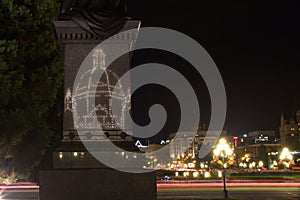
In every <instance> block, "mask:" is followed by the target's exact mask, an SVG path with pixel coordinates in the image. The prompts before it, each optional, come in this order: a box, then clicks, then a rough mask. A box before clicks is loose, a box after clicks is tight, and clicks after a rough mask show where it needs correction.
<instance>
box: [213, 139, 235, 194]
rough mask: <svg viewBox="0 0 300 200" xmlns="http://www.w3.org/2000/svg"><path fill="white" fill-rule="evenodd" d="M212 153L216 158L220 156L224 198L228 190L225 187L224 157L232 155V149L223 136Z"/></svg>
mask: <svg viewBox="0 0 300 200" xmlns="http://www.w3.org/2000/svg"><path fill="white" fill-rule="evenodd" d="M213 154H214V155H215V156H216V157H217V158H220V157H221V158H222V168H223V192H224V199H228V191H227V189H226V177H225V169H226V163H225V159H228V158H230V157H231V156H232V155H233V151H232V149H231V148H230V146H229V144H228V143H227V141H226V140H225V139H224V138H221V139H220V140H219V142H218V144H217V145H216V147H215V149H214V150H213Z"/></svg>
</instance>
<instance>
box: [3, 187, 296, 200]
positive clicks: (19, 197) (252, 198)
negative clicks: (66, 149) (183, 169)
mask: <svg viewBox="0 0 300 200" xmlns="http://www.w3.org/2000/svg"><path fill="white" fill-rule="evenodd" d="M228 191H229V197H230V198H232V199H238V200H261V199H262V200H299V199H300V189H299V188H298V187H276V188H274V187H242V188H240V187H235V188H229V190H228ZM222 197H223V192H222V188H219V187H218V188H166V189H158V198H159V199H166V200H167V199H172V198H176V199H181V198H182V199H183V198H184V199H195V198H199V199H218V198H219V199H221V198H222ZM0 199H1V200H39V193H38V190H37V189H19V190H2V194H1V196H0ZM124 200H126V199H124Z"/></svg>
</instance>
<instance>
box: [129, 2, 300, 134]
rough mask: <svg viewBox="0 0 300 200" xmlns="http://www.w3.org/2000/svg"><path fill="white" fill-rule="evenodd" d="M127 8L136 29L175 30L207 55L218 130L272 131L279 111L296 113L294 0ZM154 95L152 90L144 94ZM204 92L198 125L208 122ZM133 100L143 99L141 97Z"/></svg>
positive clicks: (298, 50)
mask: <svg viewBox="0 0 300 200" xmlns="http://www.w3.org/2000/svg"><path fill="white" fill-rule="evenodd" d="M127 5H128V16H130V17H131V18H132V19H138V20H141V21H142V26H156V27H165V28H170V29H174V30H177V31H180V32H182V33H184V34H186V35H188V36H190V37H192V38H193V39H195V40H196V41H198V42H199V43H200V44H201V45H202V46H203V47H204V48H205V49H206V50H207V51H208V53H209V54H210V55H211V57H212V58H213V60H214V61H215V63H216V64H217V66H218V68H219V70H220V72H221V75H222V77H223V80H224V84H225V87H226V91H227V98H228V112H227V119H226V123H225V127H224V129H225V130H228V131H229V133H230V134H233V135H239V134H242V133H244V132H249V131H252V130H258V129H259V130H262V129H271V130H276V131H277V132H278V127H279V125H280V115H281V113H284V114H285V115H286V116H290V115H293V114H294V113H295V111H296V110H297V109H300V107H299V106H300V93H299V85H300V84H299V75H300V69H299V67H300V60H299V55H300V47H299V44H300V43H299V41H300V40H299V35H300V28H299V25H300V23H299V20H300V12H299V10H300V3H299V2H298V1H297V0H294V1H281V2H275V1H258V2H256V1H242V2H241V1H235V2H233V1H199V0H198V1H196V0H193V1H192V0H190V1H176V0H161V1H158V0H151V1H149V0H144V1H133V0H128V3H127ZM150 55H151V54H150ZM146 56H149V54H148V55H146ZM144 57H145V55H144ZM153 57H155V56H153ZM135 58H137V59H134V60H137V61H135V62H136V63H141V62H140V61H139V60H142V59H140V58H142V57H138V56H137V57H135ZM150 59H151V56H150ZM163 60H164V61H165V60H166V59H163ZM164 61H162V62H164ZM167 63H168V62H167ZM169 64H172V62H169ZM173 64H174V63H173ZM175 68H176V67H175ZM198 79H199V80H200V79H201V78H199V77H198V78H195V77H193V74H192V72H191V73H190V81H191V82H193V81H194V82H195V81H197V80H198ZM200 82H201V81H200ZM201 84H202V83H201ZM201 84H200V85H201ZM201 87H202V86H201ZM202 89H203V88H202ZM160 92H161V91H160ZM160 92H158V90H154V89H153V90H150V91H149V92H148V95H150V96H151V95H157V94H159V95H160ZM206 92H207V91H205V89H204V90H201V89H199V91H198V93H200V94H201V93H202V94H203V95H202V97H203V98H202V100H201V102H200V107H201V106H202V107H201V115H202V118H201V121H203V122H205V123H206V124H208V122H209V117H210V109H209V106H210V104H209V96H207V94H206ZM137 96H138V95H137ZM140 96H142V95H140ZM204 98H207V99H206V100H204ZM147 99H149V98H147ZM139 100H140V101H145V99H143V98H142V97H141V98H140V99H139ZM143 103H145V102H143ZM146 103H147V101H146ZM148 103H149V102H148ZM140 104H141V103H140ZM137 105H139V104H137ZM174 105H175V104H174ZM139 119H140V117H139ZM141 121H142V120H141ZM145 121H147V119H146V118H145Z"/></svg>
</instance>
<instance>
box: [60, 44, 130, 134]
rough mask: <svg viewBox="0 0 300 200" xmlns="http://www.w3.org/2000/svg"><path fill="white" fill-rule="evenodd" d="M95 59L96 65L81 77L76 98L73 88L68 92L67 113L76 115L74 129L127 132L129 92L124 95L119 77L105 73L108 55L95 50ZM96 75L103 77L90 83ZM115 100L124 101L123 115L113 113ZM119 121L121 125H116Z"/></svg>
mask: <svg viewBox="0 0 300 200" xmlns="http://www.w3.org/2000/svg"><path fill="white" fill-rule="evenodd" d="M92 57H93V65H92V66H91V67H90V69H88V70H87V71H86V72H85V74H84V75H83V76H81V77H80V81H78V84H77V85H74V89H73V91H74V94H71V90H70V88H67V91H66V96H65V112H71V113H73V117H74V128H76V129H83V130H96V129H98V130H99V129H100V128H102V129H103V130H109V129H124V128H125V112H126V111H128V110H129V109H130V95H129V91H123V87H122V84H121V83H120V82H118V80H119V77H118V75H117V74H116V73H114V72H113V71H111V70H110V69H108V68H107V69H105V53H104V52H103V51H102V49H96V50H94V52H93V55H92ZM99 71H101V72H99ZM94 73H98V74H99V73H102V77H101V78H100V80H99V81H98V82H97V81H92V80H86V79H93V78H94V77H95V76H93V74H94ZM86 82H89V83H90V82H97V84H88V85H86V84H82V83H86ZM91 98H95V105H90V102H91ZM112 99H114V100H116V101H120V104H121V105H122V107H121V109H120V111H119V113H116V114H115V115H114V114H113V112H112ZM78 105H80V107H79V106H78ZM82 105H84V108H82ZM78 108H79V109H78ZM81 109H84V110H81ZM87 119H89V120H87ZM115 119H116V120H117V121H118V122H119V124H117V123H116V121H115Z"/></svg>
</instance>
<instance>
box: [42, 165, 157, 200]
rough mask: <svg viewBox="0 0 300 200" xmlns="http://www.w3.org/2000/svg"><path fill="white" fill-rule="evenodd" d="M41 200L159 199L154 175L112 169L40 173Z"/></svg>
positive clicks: (153, 173)
mask: <svg viewBox="0 0 300 200" xmlns="http://www.w3.org/2000/svg"><path fill="white" fill-rule="evenodd" d="M40 177H41V178H40V199H41V200H96V199H97V200H141V199H143V200H156V185H155V178H156V176H155V172H152V173H146V174H129V173H123V172H119V171H116V170H113V169H90V170H74V169H73V170H52V171H42V172H40Z"/></svg>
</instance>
